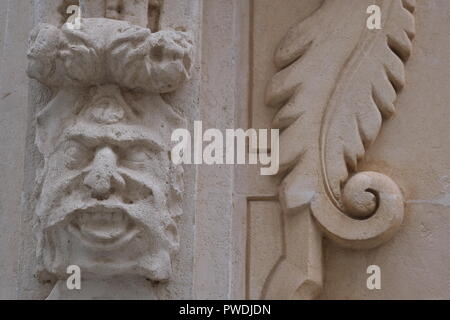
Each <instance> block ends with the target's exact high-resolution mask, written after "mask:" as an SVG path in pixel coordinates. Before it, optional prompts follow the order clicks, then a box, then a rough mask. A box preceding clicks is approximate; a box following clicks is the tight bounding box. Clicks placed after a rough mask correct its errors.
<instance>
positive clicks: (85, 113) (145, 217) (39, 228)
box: [28, 0, 193, 299]
mask: <svg viewBox="0 0 450 320" xmlns="http://www.w3.org/2000/svg"><path fill="white" fill-rule="evenodd" d="M116 2H117V1H93V0H84V1H80V6H81V8H82V19H81V24H80V26H81V28H80V29H73V28H69V27H68V25H67V24H65V25H63V26H62V27H57V26H54V25H51V24H40V25H38V26H37V27H36V28H35V29H34V30H33V31H32V34H31V37H30V49H29V52H28V58H29V66H28V74H29V76H30V77H31V78H33V79H36V80H38V81H39V82H41V83H42V84H44V85H45V86H47V87H49V88H50V89H51V91H52V94H53V95H52V97H53V98H52V99H51V101H50V102H49V103H48V104H47V105H46V107H45V108H44V109H43V110H41V111H39V113H38V114H37V117H36V144H37V147H38V149H39V151H40V153H41V154H42V155H43V159H44V164H43V168H41V170H40V174H38V177H37V183H36V185H37V186H38V188H37V189H38V191H37V198H38V200H37V204H36V210H35V211H36V212H35V213H36V223H35V226H34V230H35V235H36V238H37V246H38V247H37V257H38V268H39V273H38V274H39V277H42V278H43V279H46V278H49V277H53V278H56V279H57V280H58V281H57V283H56V285H55V287H54V289H53V291H52V293H51V294H50V296H49V298H50V299H61V298H69V295H70V294H71V293H68V292H66V290H65V285H66V284H65V279H66V278H67V277H68V275H67V272H66V271H67V267H68V266H69V265H77V266H79V267H80V269H81V270H82V275H83V281H86V286H87V287H88V288H87V289H86V290H84V291H83V292H84V293H83V294H85V296H83V297H82V298H95V297H97V298H98V297H103V298H111V295H110V293H111V292H109V291H114V290H115V293H111V294H112V295H114V294H117V288H120V290H122V291H121V294H122V295H123V296H122V298H133V297H134V298H135V297H138V298H140V299H141V298H143V297H144V298H157V297H156V296H155V294H154V293H153V292H152V290H151V288H152V285H153V284H154V283H157V282H161V281H167V280H169V279H170V275H171V269H172V255H173V253H174V252H176V250H177V248H178V244H179V236H178V232H177V222H178V218H179V217H180V215H181V214H182V193H183V179H182V173H183V170H182V168H181V167H179V166H175V165H173V163H172V161H171V160H170V155H169V151H170V148H171V146H170V135H171V132H172V130H174V129H175V128H180V127H185V126H186V121H185V119H184V117H183V115H182V112H180V111H178V110H176V109H175V108H173V107H172V106H170V105H169V104H168V103H166V102H165V101H164V100H163V99H162V98H161V96H160V94H161V93H168V92H173V91H174V90H176V89H178V88H179V87H180V86H181V85H183V83H185V82H186V81H187V80H188V79H189V75H190V69H191V65H192V53H193V43H192V40H191V36H190V34H189V33H187V32H181V31H172V30H162V31H158V32H152V31H151V30H150V29H149V28H147V25H148V21H147V10H146V8H148V5H149V3H148V0H147V1H132V2H131V1H126V2H125V1H123V2H120V3H122V5H121V6H119V7H117V6H113V5H112V4H113V3H116ZM143 12H145V14H143ZM89 283H92V286H91V287H92V290H91V289H90V288H89ZM124 288H128V289H129V291H127V290H128V289H124ZM90 290H91V292H90ZM86 292H87V293H86ZM127 292H132V293H133V294H134V295H135V296H133V295H127ZM114 297H116V296H114Z"/></svg>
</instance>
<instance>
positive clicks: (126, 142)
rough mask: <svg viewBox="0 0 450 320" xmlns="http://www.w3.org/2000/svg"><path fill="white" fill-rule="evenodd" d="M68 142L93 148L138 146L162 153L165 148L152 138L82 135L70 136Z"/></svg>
mask: <svg viewBox="0 0 450 320" xmlns="http://www.w3.org/2000/svg"><path fill="white" fill-rule="evenodd" d="M67 139H68V140H75V141H77V142H79V143H81V144H83V145H85V146H86V147H89V148H92V147H96V146H98V145H99V144H102V143H106V144H109V145H113V146H118V147H121V148H128V147H130V148H131V147H135V146H136V145H143V146H144V147H146V148H147V149H150V150H153V151H155V152H161V151H163V150H164V149H165V148H164V146H163V145H161V144H160V143H158V142H156V141H155V140H154V139H151V138H150V137H134V138H133V137H124V138H123V139H120V138H116V137H114V138H112V137H110V136H105V135H99V136H87V135H84V134H82V133H78V134H73V135H69V136H68V137H67Z"/></svg>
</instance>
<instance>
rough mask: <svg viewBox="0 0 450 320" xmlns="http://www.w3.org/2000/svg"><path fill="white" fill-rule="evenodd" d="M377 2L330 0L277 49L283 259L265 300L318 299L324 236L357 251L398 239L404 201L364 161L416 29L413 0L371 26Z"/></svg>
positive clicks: (271, 99)
mask: <svg viewBox="0 0 450 320" xmlns="http://www.w3.org/2000/svg"><path fill="white" fill-rule="evenodd" d="M372 4H373V1H369V0H367V1H359V0H358V1H354V0H326V1H324V2H323V4H322V5H321V6H320V7H319V9H317V10H316V11H315V12H314V13H313V14H312V15H310V16H309V17H308V18H306V19H305V20H304V21H302V22H300V23H299V24H297V25H295V26H293V27H292V28H291V29H290V30H289V32H288V33H287V34H286V35H285V37H284V39H283V40H282V41H281V43H280V45H279V47H278V48H277V50H276V52H275V64H276V66H277V68H278V70H279V71H278V72H277V73H276V74H275V76H274V77H273V78H272V80H271V82H270V83H269V85H268V88H267V95H266V101H267V104H268V105H270V106H274V107H280V106H281V108H280V109H279V111H278V113H277V115H276V116H275V118H274V121H273V126H274V127H275V128H279V129H281V130H283V131H282V133H281V136H280V165H281V167H282V168H283V175H284V178H283V180H282V182H281V185H280V187H279V198H280V203H281V206H282V208H283V220H284V226H285V233H284V243H285V251H284V253H283V257H282V258H281V259H280V260H279V261H278V262H277V264H276V265H275V266H274V268H273V269H272V271H271V273H270V275H269V276H268V277H267V279H266V282H265V285H264V288H263V294H262V298H266V299H311V298H314V297H316V296H317V295H318V294H319V293H320V291H321V287H322V285H323V274H322V273H323V270H322V269H323V267H322V236H323V235H325V236H326V237H327V238H329V239H331V240H333V241H335V242H336V243H338V244H340V245H342V246H345V247H350V248H354V249H365V248H372V247H375V246H377V245H380V244H382V243H384V242H385V241H387V240H389V239H390V238H391V237H392V236H393V235H394V233H395V232H396V231H397V230H398V228H399V227H400V225H401V223H402V220H403V214H404V206H403V196H402V193H401V191H400V188H399V187H398V186H397V184H396V183H395V182H394V181H393V180H391V179H390V178H389V177H388V176H386V175H384V174H383V173H377V172H358V170H357V164H358V162H359V161H360V160H361V159H362V158H363V156H364V154H365V151H366V150H367V148H369V146H370V145H371V143H372V142H373V141H374V140H375V138H376V137H377V135H378V133H379V131H380V129H381V126H382V122H383V121H385V120H388V119H389V118H390V117H391V116H392V114H393V113H394V112H395V107H394V103H395V101H396V99H397V96H398V94H399V92H400V91H401V89H402V88H403V86H404V85H405V74H404V73H405V70H404V64H405V62H406V60H407V59H408V57H409V56H410V54H411V47H412V38H413V36H414V33H415V29H414V27H415V23H414V8H415V3H414V1H411V0H382V1H377V4H378V5H379V6H380V8H381V12H382V13H383V15H382V28H381V29H380V30H369V29H368V28H367V27H366V19H367V17H368V15H367V14H366V9H367V8H368V6H370V5H372Z"/></svg>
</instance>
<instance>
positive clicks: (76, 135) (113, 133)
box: [62, 124, 166, 151]
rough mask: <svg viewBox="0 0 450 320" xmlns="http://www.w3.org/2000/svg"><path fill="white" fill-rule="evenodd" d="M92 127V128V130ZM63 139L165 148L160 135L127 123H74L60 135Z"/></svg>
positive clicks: (161, 149)
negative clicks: (97, 124)
mask: <svg viewBox="0 0 450 320" xmlns="http://www.w3.org/2000/svg"><path fill="white" fill-rule="evenodd" d="M92 129H93V130H92ZM62 136H63V139H64V140H75V141H79V142H81V143H83V144H86V145H87V146H94V145H98V144H99V142H107V143H109V144H113V145H122V146H123V145H125V146H131V145H133V146H134V145H136V144H140V143H143V144H145V145H146V146H147V147H149V148H151V149H154V150H155V151H163V150H165V149H166V148H165V144H164V143H163V142H162V141H161V140H162V139H161V136H160V135H159V134H158V133H157V132H156V133H155V132H153V131H150V130H148V129H146V128H139V129H138V130H137V129H136V128H132V126H129V125H123V124H122V125H117V124H115V125H103V126H96V127H95V128H93V127H92V126H86V125H75V126H73V127H71V128H68V129H66V130H65V132H64V134H63V135H62Z"/></svg>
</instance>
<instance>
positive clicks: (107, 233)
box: [69, 207, 139, 250]
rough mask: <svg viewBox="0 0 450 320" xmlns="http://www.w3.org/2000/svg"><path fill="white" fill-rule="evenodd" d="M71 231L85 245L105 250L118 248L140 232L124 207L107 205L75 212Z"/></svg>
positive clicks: (70, 226) (70, 224)
mask: <svg viewBox="0 0 450 320" xmlns="http://www.w3.org/2000/svg"><path fill="white" fill-rule="evenodd" d="M69 231H70V232H72V233H73V234H74V235H76V236H77V237H78V238H79V239H80V240H81V241H82V242H83V243H84V244H85V245H87V246H89V247H92V248H98V249H103V250H111V249H116V248H118V247H120V246H122V245H124V244H126V243H127V242H129V241H131V240H132V239H133V238H134V236H135V235H136V234H137V233H138V232H139V231H138V229H137V227H136V225H135V223H134V222H133V221H132V220H131V219H130V218H129V215H128V214H127V213H126V212H125V211H124V210H123V209H120V208H105V207H95V208H91V209H86V210H79V211H76V212H74V213H73V217H72V220H71V221H70V223H69Z"/></svg>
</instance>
